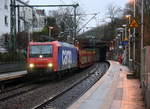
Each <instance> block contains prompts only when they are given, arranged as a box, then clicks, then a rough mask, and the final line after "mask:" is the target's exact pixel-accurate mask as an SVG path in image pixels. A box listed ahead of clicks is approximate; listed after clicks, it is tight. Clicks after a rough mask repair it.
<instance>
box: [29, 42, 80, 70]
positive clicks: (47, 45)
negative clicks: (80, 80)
mask: <svg viewBox="0 0 150 109" xmlns="http://www.w3.org/2000/svg"><path fill="white" fill-rule="evenodd" d="M77 55H78V53H77V48H76V47H75V46H73V45H71V44H68V43H64V42H58V41H52V42H31V43H29V46H28V51H27V71H28V73H36V71H37V72H39V71H43V72H58V71H63V70H67V69H73V68H76V67H77V64H78V63H77ZM43 72H42V73H43Z"/></svg>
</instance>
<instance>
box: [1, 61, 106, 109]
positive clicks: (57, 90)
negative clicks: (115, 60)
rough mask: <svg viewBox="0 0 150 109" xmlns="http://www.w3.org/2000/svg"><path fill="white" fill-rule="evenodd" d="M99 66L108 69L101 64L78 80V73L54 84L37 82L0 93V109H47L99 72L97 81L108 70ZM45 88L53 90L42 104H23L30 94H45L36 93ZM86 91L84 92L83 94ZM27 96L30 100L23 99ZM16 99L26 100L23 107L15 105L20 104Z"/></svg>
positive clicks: (91, 68) (87, 70)
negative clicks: (66, 82) (65, 85)
mask: <svg viewBox="0 0 150 109" xmlns="http://www.w3.org/2000/svg"><path fill="white" fill-rule="evenodd" d="M100 66H101V67H108V65H107V64H106V65H105V64H101V65H100V64H95V65H94V66H92V67H90V68H88V69H86V70H84V71H83V72H85V73H84V74H83V75H82V78H80V79H77V78H78V76H77V75H81V73H78V74H75V75H72V77H67V78H63V79H62V80H59V81H54V82H52V81H43V82H40V81H39V82H37V83H36V82H35V83H32V84H28V85H27V84H26V85H25V86H20V88H17V87H16V89H12V90H7V91H5V92H3V93H0V109H1V107H2V109H3V108H5V109H9V108H10V107H11V109H16V107H18V108H21V109H30V108H32V109H40V108H43V107H47V106H49V105H48V104H49V103H51V102H53V101H55V100H57V99H58V98H60V97H61V96H63V95H64V94H65V93H67V92H69V91H70V90H71V89H73V88H74V87H76V86H77V85H79V84H80V83H82V82H83V81H85V80H86V79H87V78H89V77H90V76H92V75H93V74H95V73H97V75H99V74H98V73H99V72H101V74H100V75H99V77H98V78H97V80H98V79H99V78H100V77H101V76H102V75H103V73H104V72H105V71H104V69H108V68H104V69H98V68H99V67H100ZM97 70H98V71H97ZM89 71H90V72H89ZM87 72H88V73H87ZM74 76H77V77H76V80H72V79H71V78H74ZM70 80H72V83H70ZM64 81H68V82H69V84H70V85H68V86H69V87H64V86H62V85H61V84H63V82H64ZM64 83H65V82H64ZM94 83H95V82H94ZM94 83H93V84H94ZM63 85H64V84H63ZM47 86H48V87H49V88H50V89H53V90H51V92H50V94H49V97H48V98H46V99H44V100H42V102H38V103H36V104H33V105H31V106H27V105H28V104H25V103H26V100H27V101H30V100H29V99H31V98H32V97H31V95H33V94H32V93H41V94H42V93H43V94H45V92H44V91H43V92H38V91H39V90H45V89H46V88H45V89H44V87H47ZM89 88H90V87H89ZM89 88H87V89H86V90H88V89H89ZM46 90H47V89H46ZM86 90H84V92H85V91H86ZM30 94H31V95H30ZM29 95H30V97H31V98H30V97H27V98H25V97H26V96H29ZM33 96H34V95H33ZM33 98H35V97H33ZM16 99H26V100H25V101H23V102H24V104H23V105H20V104H19V106H20V107H19V106H18V105H17V104H18V103H17V102H20V100H16ZM43 101H44V102H43ZM10 102H14V103H16V105H17V106H12V104H10ZM31 102H32V101H31ZM31 102H30V103H31Z"/></svg>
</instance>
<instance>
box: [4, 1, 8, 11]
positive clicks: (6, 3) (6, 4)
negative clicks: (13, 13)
mask: <svg viewBox="0 0 150 109" xmlns="http://www.w3.org/2000/svg"><path fill="white" fill-rule="evenodd" d="M4 8H5V9H8V0H5V5H4Z"/></svg>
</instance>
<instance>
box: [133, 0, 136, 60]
mask: <svg viewBox="0 0 150 109" xmlns="http://www.w3.org/2000/svg"><path fill="white" fill-rule="evenodd" d="M133 17H134V18H135V17H136V0H134V12H133ZM135 32H136V30H135V28H134V29H133V61H134V62H135V37H136V36H135Z"/></svg>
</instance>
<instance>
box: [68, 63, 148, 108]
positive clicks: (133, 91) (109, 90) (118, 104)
mask: <svg viewBox="0 0 150 109" xmlns="http://www.w3.org/2000/svg"><path fill="white" fill-rule="evenodd" d="M129 73H130V71H129V69H128V68H127V67H125V66H122V65H120V64H119V63H118V62H114V61H110V68H109V70H108V71H107V73H106V74H105V75H104V76H103V77H102V78H101V79H100V80H99V81H98V82H97V83H96V84H95V85H94V86H92V88H91V89H90V90H88V91H87V92H86V93H85V94H84V95H83V96H82V97H80V98H79V99H78V100H77V101H76V102H75V103H74V104H72V105H71V106H70V107H69V108H68V109H145V106H144V102H143V97H142V95H141V89H140V82H139V80H138V79H133V78H132V79H127V74H129Z"/></svg>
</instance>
